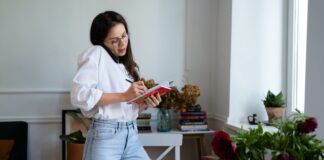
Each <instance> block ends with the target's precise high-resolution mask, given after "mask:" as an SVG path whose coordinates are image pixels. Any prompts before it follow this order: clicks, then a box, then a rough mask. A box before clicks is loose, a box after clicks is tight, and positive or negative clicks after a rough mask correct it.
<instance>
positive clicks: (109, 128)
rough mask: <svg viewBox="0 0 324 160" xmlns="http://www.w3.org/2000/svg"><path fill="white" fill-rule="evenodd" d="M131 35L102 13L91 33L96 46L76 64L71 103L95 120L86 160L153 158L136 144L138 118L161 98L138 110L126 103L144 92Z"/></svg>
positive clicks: (117, 16) (111, 15)
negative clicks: (133, 52)
mask: <svg viewBox="0 0 324 160" xmlns="http://www.w3.org/2000/svg"><path fill="white" fill-rule="evenodd" d="M128 33H129V32H128V28H127V23H126V21H125V19H124V18H123V17H122V16H121V15H120V14H118V13H116V12H113V11H106V12H103V13H100V14H99V15H97V16H96V17H95V18H94V20H93V22H92V25H91V30H90V40H91V43H92V44H93V45H94V46H92V47H90V48H89V49H88V50H86V51H85V52H84V53H83V54H81V55H80V57H79V59H78V70H77V73H76V75H75V77H74V78H73V86H72V90H71V101H72V104H73V105H74V106H76V107H78V108H80V109H81V111H82V113H83V114H84V115H85V116H87V117H91V118H92V124H91V127H90V129H89V131H88V135H87V140H86V144H85V149H84V155H83V159H86V160H105V159H107V160H108V159H109V160H115V159H116V160H120V159H131V160H135V159H136V160H137V159H138V160H145V159H149V157H148V155H147V153H146V152H145V150H144V148H143V146H142V145H141V143H140V141H139V139H138V135H137V125H136V118H137V116H138V113H139V112H141V111H142V110H143V109H144V108H146V107H155V106H157V105H158V104H159V103H160V102H161V97H160V95H156V96H151V97H148V98H147V99H146V100H145V104H144V105H140V106H138V105H132V104H127V101H128V100H131V99H132V98H134V97H136V96H138V95H140V94H143V93H144V92H145V89H146V88H145V86H144V82H143V81H140V77H139V74H138V66H137V64H136V63H135V62H134V60H133V55H132V49H131V43H130V40H129V38H128ZM130 80H131V82H132V83H130V82H129V81H130Z"/></svg>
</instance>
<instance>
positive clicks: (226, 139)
mask: <svg viewBox="0 0 324 160" xmlns="http://www.w3.org/2000/svg"><path fill="white" fill-rule="evenodd" d="M273 126H274V127H275V128H277V131H274V132H267V131H264V130H263V128H262V125H261V123H259V125H258V127H257V128H255V129H249V130H248V131H240V132H238V133H237V134H234V135H232V136H230V135H229V134H228V133H226V132H225V131H218V132H215V133H214V135H213V139H212V149H213V151H214V153H215V154H216V155H217V157H214V156H211V157H210V156H209V157H205V159H204V160H210V159H221V160H229V159H230V160H265V159H266V157H267V156H269V157H270V156H271V160H322V159H323V158H324V145H323V140H320V139H317V138H316V135H315V134H314V131H315V130H316V128H317V126H318V123H317V120H316V118H315V117H308V116H307V115H305V114H303V113H301V112H299V111H298V110H297V111H296V113H293V114H291V115H290V116H289V117H287V119H279V120H274V121H273ZM266 155H267V156H266Z"/></svg>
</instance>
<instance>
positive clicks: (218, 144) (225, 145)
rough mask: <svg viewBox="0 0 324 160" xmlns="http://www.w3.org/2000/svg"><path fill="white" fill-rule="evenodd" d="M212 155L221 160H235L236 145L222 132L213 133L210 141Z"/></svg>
mask: <svg viewBox="0 0 324 160" xmlns="http://www.w3.org/2000/svg"><path fill="white" fill-rule="evenodd" d="M212 147H213V151H214V153H215V154H216V155H217V156H218V157H219V158H221V159H226V160H227V159H230V160H234V159H237V153H236V145H235V143H233V142H232V141H231V138H230V136H229V135H228V134H227V133H226V132H224V131H218V132H215V133H214V135H213V140H212Z"/></svg>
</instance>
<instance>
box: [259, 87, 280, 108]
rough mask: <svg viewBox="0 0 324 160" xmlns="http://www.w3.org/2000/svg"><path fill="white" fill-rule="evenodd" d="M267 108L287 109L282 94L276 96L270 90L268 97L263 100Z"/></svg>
mask: <svg viewBox="0 0 324 160" xmlns="http://www.w3.org/2000/svg"><path fill="white" fill-rule="evenodd" d="M263 104H264V106H265V107H285V106H284V105H285V100H284V97H283V94H282V92H280V93H279V94H277V95H275V94H273V93H272V92H271V91H270V90H269V91H268V93H267V96H266V97H265V99H264V100H263Z"/></svg>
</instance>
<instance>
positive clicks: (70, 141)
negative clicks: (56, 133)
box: [60, 109, 90, 160]
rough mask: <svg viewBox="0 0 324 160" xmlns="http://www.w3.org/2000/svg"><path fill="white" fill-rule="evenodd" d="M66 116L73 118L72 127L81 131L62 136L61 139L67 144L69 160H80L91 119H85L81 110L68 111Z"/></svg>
mask: <svg viewBox="0 0 324 160" xmlns="http://www.w3.org/2000/svg"><path fill="white" fill-rule="evenodd" d="M66 114H67V115H68V116H70V117H71V118H72V122H71V123H72V126H75V127H76V128H79V129H78V130H76V131H74V132H71V133H69V134H67V135H60V139H61V140H62V141H65V142H67V145H66V146H67V150H66V152H67V160H80V159H82V156H83V148H84V143H85V140H86V138H85V136H84V134H85V133H86V132H87V131H88V129H89V123H90V119H88V118H85V117H84V116H83V115H82V113H81V111H80V109H76V110H66ZM72 128H73V127H72Z"/></svg>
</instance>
